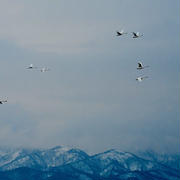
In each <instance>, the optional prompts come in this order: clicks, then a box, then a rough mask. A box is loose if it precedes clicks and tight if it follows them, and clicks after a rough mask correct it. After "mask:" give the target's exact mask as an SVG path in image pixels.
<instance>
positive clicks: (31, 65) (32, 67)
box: [27, 64, 37, 69]
mask: <svg viewBox="0 0 180 180" xmlns="http://www.w3.org/2000/svg"><path fill="white" fill-rule="evenodd" d="M27 69H37V67H34V65H33V64H30V65H29V66H28V67H27Z"/></svg>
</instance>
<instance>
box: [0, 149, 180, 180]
mask: <svg viewBox="0 0 180 180" xmlns="http://www.w3.org/2000/svg"><path fill="white" fill-rule="evenodd" d="M145 154H146V153H144V157H142V156H139V155H138V156H137V155H135V154H133V153H130V152H121V151H116V150H114V149H112V150H109V151H106V152H103V153H99V154H95V155H92V156H90V155H88V154H87V153H85V152H84V151H82V150H80V149H76V148H73V149H71V148H67V147H64V146H57V147H54V148H51V149H20V148H19V149H7V148H0V180H25V179H26V180H60V179H63V180H147V179H148V180H179V179H180V173H179V169H177V168H176V167H174V164H173V166H171V164H172V163H170V162H169V161H167V160H166V161H160V160H159V159H162V158H160V157H158V155H157V154H155V153H154V154H153V158H152V157H151V156H147V155H146V157H145ZM167 156H168V155H167ZM150 157H151V158H150ZM173 157H175V155H174V156H173ZM170 160H171V159H170Z"/></svg>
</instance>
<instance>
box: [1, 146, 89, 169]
mask: <svg viewBox="0 0 180 180" xmlns="http://www.w3.org/2000/svg"><path fill="white" fill-rule="evenodd" d="M87 156H88V155H87V154H86V153H85V152H83V151H81V150H78V149H69V148H66V147H63V146H57V147H55V148H52V149H47V150H27V149H22V150H19V149H16V150H14V151H12V152H11V151H10V152H8V153H5V154H2V156H1V157H0V169H1V170H11V169H15V168H18V167H31V168H36V169H37V168H38V169H47V168H51V167H57V166H61V165H65V164H68V163H72V162H74V161H78V160H82V159H84V158H86V157H87Z"/></svg>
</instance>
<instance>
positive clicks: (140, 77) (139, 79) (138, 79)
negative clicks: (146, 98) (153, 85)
mask: <svg viewBox="0 0 180 180" xmlns="http://www.w3.org/2000/svg"><path fill="white" fill-rule="evenodd" d="M146 78H148V76H139V77H137V78H136V81H138V82H142V81H143V80H144V79H146Z"/></svg>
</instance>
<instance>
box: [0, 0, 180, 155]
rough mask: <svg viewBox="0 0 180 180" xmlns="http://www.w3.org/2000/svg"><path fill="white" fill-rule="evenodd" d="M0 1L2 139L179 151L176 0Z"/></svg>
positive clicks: (93, 149)
mask: <svg viewBox="0 0 180 180" xmlns="http://www.w3.org/2000/svg"><path fill="white" fill-rule="evenodd" d="M0 3H1V6H0V27H1V28H0V84H1V89H0V98H1V99H2V100H4V99H6V98H7V99H8V102H7V103H5V104H3V105H1V106H0V114H1V117H0V144H1V146H10V147H11V146H12V147H36V148H37V147H44V148H47V147H53V146H56V145H65V146H70V147H77V148H81V149H83V150H85V151H86V152H89V153H98V152H102V151H105V150H108V149H112V148H113V149H117V150H123V151H130V152H135V151H142V150H147V149H152V150H154V151H157V152H160V153H162V152H163V153H177V152H178V153H179V152H180V150H179V147H180V129H179V128H180V119H179V117H180V109H179V105H180V95H179V92H180V86H179V82H180V81H179V77H180V69H179V67H180V66H179V65H180V61H179V59H180V54H179V48H180V42H179V39H180V31H179V30H180V29H179V28H180V21H179V12H180V9H179V8H180V3H179V0H173V1H170V0H163V1H160V0H151V1H148V0H136V1H134V0H113V1H109V0H99V1H96V0H91V1H89V0H77V1H74V0H68V1H67V0H54V1H50V0H38V1H37V0H36V1H35V0H32V1H25V0H17V1H16V2H14V1H10V0H0ZM121 29H124V30H125V31H126V32H128V34H127V35H124V36H122V37H117V36H116V31H117V30H121ZM133 31H135V32H140V33H142V34H143V37H141V38H138V39H133V38H132V34H131V32H133ZM138 61H142V62H143V64H145V65H149V66H150V67H149V68H146V69H144V70H142V71H138V70H137V69H136V67H137V62H138ZM29 64H34V65H35V66H37V67H48V68H50V71H48V72H45V73H41V72H40V71H39V70H38V69H36V70H27V69H26V67H28V66H29ZM143 75H146V76H148V77H149V78H148V79H145V80H144V81H143V82H141V83H138V82H136V80H135V79H136V78H137V77H138V76H143Z"/></svg>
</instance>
